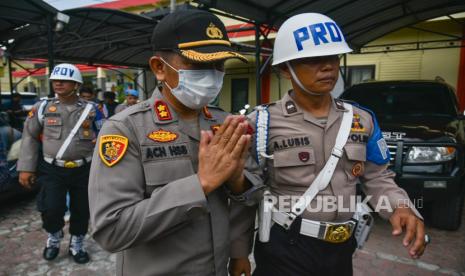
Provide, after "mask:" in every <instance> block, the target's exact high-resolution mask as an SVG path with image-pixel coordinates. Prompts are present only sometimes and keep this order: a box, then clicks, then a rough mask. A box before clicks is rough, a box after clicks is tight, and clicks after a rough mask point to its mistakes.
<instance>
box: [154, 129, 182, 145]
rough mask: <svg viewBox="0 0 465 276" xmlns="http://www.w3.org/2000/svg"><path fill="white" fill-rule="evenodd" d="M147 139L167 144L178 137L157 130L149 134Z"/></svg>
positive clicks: (172, 133)
mask: <svg viewBox="0 0 465 276" xmlns="http://www.w3.org/2000/svg"><path fill="white" fill-rule="evenodd" d="M147 137H148V138H149V139H150V140H153V141H155V142H161V143H167V142H171V141H174V140H176V139H177V138H178V135H177V134H176V133H174V132H171V131H167V130H163V129H159V130H157V131H153V132H151V133H150V134H149V135H147Z"/></svg>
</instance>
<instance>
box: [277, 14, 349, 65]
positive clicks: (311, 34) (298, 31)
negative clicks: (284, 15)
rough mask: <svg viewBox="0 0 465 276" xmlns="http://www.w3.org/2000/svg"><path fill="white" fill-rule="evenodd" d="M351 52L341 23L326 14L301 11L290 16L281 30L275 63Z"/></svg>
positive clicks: (278, 36) (279, 31) (278, 35)
mask: <svg viewBox="0 0 465 276" xmlns="http://www.w3.org/2000/svg"><path fill="white" fill-rule="evenodd" d="M349 52H352V49H350V48H349V46H348V45H347V43H346V41H345V38H344V35H343V34H342V31H341V29H340V28H339V26H338V25H337V24H336V22H334V20H332V19H331V18H329V17H327V16H326V15H323V14H319V13H302V14H298V15H294V16H293V17H291V18H289V19H287V20H286V21H285V22H284V23H283V25H281V27H280V28H279V30H278V34H277V35H276V40H275V42H274V49H273V65H277V64H280V63H283V62H286V61H289V60H293V59H298V58H306V57H317V56H330V55H338V54H344V53H349Z"/></svg>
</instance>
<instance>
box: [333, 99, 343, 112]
mask: <svg viewBox="0 0 465 276" xmlns="http://www.w3.org/2000/svg"><path fill="white" fill-rule="evenodd" d="M334 103H335V104H336V108H337V109H339V110H345V108H344V104H343V102H342V101H341V100H339V99H335V100H334Z"/></svg>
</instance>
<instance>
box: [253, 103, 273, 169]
mask: <svg viewBox="0 0 465 276" xmlns="http://www.w3.org/2000/svg"><path fill="white" fill-rule="evenodd" d="M255 109H256V110H257V118H256V122H255V124H256V127H255V129H256V138H255V147H256V150H257V161H258V165H259V166H260V167H261V168H264V167H265V164H266V158H269V159H273V155H268V154H267V150H266V148H267V145H268V126H269V124H270V112H269V111H268V106H266V105H259V106H257V107H256V108H255Z"/></svg>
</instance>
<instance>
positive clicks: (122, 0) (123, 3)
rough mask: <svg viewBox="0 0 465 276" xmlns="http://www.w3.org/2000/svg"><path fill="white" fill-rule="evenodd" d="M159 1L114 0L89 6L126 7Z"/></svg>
mask: <svg viewBox="0 0 465 276" xmlns="http://www.w3.org/2000/svg"><path fill="white" fill-rule="evenodd" d="M158 1H159V0H116V1H112V2H105V3H101V4H95V5H90V6H89V7H92V8H106V9H124V8H129V7H137V6H142V5H150V4H156V3H157V2H158Z"/></svg>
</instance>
